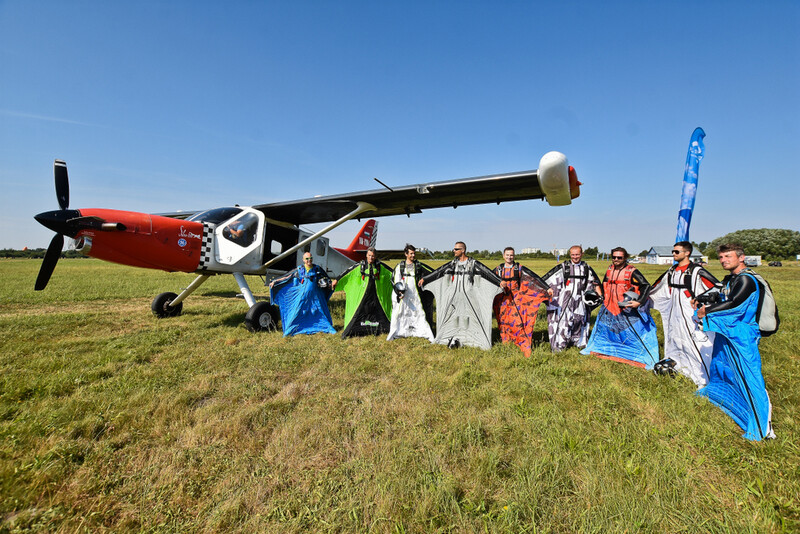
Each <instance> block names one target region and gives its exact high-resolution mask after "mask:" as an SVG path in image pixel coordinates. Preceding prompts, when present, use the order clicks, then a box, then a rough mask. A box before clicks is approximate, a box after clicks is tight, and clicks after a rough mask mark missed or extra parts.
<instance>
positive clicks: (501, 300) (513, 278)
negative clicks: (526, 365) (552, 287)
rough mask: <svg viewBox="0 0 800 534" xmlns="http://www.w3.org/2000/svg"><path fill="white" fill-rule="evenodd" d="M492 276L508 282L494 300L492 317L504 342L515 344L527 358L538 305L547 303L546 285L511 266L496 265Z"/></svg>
mask: <svg viewBox="0 0 800 534" xmlns="http://www.w3.org/2000/svg"><path fill="white" fill-rule="evenodd" d="M494 274H496V275H497V276H498V277H499V278H500V280H502V281H504V282H506V283H508V286H507V287H505V288H504V289H503V292H502V293H500V294H499V295H497V296H496V297H495V299H494V306H493V307H494V315H495V317H497V326H498V328H499V330H500V340H501V341H502V342H503V343H514V344H516V345H517V346H518V347H519V348H520V349H521V350H522V353H523V354H524V355H525V357H526V358H527V357H530V355H531V347H532V344H533V339H532V338H533V327H534V325H535V324H536V314H537V313H539V305H540V304H541V303H542V302H544V301H545V300H547V298H548V296H547V284H546V283H545V281H544V280H542V279H541V278H540V277H539V275H537V274H536V273H534V272H533V271H531V270H530V269H528V268H527V267H524V266H522V265H520V264H519V263H514V265H513V266H512V267H506V266H505V264H500V265H498V266H497V267H496V268H495V270H494Z"/></svg>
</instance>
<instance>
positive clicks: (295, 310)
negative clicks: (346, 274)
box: [269, 265, 336, 337]
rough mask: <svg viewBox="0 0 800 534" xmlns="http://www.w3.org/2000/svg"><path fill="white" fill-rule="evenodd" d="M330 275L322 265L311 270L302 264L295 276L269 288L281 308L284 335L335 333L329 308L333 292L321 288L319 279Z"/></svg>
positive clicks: (273, 298)
mask: <svg viewBox="0 0 800 534" xmlns="http://www.w3.org/2000/svg"><path fill="white" fill-rule="evenodd" d="M327 277H328V275H327V274H326V273H325V271H323V270H322V268H321V267H319V266H318V265H312V267H311V269H310V270H309V271H306V268H305V266H303V265H301V266H299V267H298V268H297V269H295V271H294V272H293V273H292V275H291V276H287V277H285V278H281V279H279V280H277V281H276V282H275V283H274V284H273V286H272V287H271V288H270V290H269V298H270V301H271V302H272V303H273V304H276V305H277V306H278V307H279V308H280V312H281V324H282V326H283V335H284V337H286V336H293V335H295V334H316V333H319V332H323V333H327V334H335V333H336V329H334V328H333V321H332V320H331V312H330V310H329V309H328V299H330V298H331V293H333V291H332V290H331V288H330V287H329V286H328V287H325V288H321V287H319V285H318V284H317V282H318V281H319V280H321V279H324V278H327Z"/></svg>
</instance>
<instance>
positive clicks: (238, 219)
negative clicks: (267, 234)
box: [214, 209, 264, 272]
mask: <svg viewBox="0 0 800 534" xmlns="http://www.w3.org/2000/svg"><path fill="white" fill-rule="evenodd" d="M214 234H215V235H214V237H215V239H214V241H215V243H216V247H215V249H216V250H215V256H216V258H215V259H216V260H217V263H220V264H222V265H236V266H237V270H238V271H241V272H247V271H252V270H256V269H258V268H259V267H260V266H261V261H260V260H261V253H260V252H261V246H262V244H263V242H264V214H263V213H261V212H260V211H257V210H253V209H244V210H242V211H241V212H240V213H238V214H237V215H236V216H234V217H231V218H230V219H228V220H227V221H225V222H223V223H220V224H219V225H218V226H217V228H216V229H215V230H214Z"/></svg>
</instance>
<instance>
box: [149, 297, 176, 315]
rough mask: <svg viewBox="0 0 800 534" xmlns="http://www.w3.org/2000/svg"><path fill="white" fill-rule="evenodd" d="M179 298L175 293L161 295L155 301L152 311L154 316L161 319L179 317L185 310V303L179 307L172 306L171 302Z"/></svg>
mask: <svg viewBox="0 0 800 534" xmlns="http://www.w3.org/2000/svg"><path fill="white" fill-rule="evenodd" d="M177 297H178V295H176V294H175V293H161V294H160V295H158V296H157V297H156V298H154V299H153V303H152V304H151V305H150V309H151V310H153V315H155V316H156V317H158V318H159V319H163V318H164V317H177V316H178V315H180V314H181V310H183V302H181V303H180V304H178V305H177V306H170V302H172V301H173V300H175V299H176V298H177Z"/></svg>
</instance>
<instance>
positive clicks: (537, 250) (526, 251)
mask: <svg viewBox="0 0 800 534" xmlns="http://www.w3.org/2000/svg"><path fill="white" fill-rule="evenodd" d="M541 251H542V249H540V248H523V249H522V251H521V252H520V254H538V253H540V252H541Z"/></svg>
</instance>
